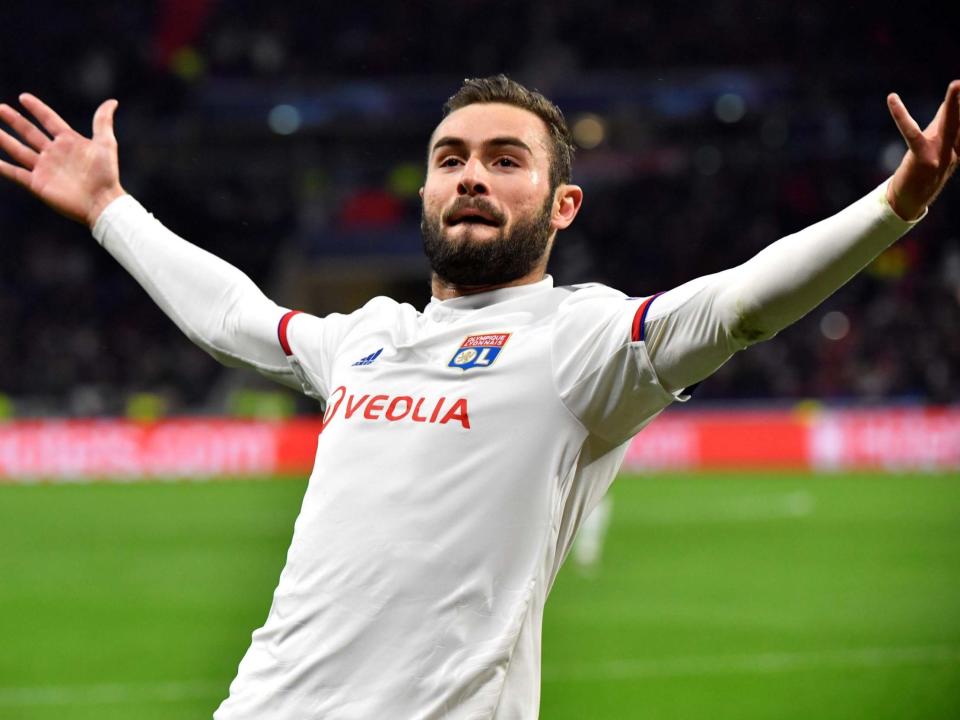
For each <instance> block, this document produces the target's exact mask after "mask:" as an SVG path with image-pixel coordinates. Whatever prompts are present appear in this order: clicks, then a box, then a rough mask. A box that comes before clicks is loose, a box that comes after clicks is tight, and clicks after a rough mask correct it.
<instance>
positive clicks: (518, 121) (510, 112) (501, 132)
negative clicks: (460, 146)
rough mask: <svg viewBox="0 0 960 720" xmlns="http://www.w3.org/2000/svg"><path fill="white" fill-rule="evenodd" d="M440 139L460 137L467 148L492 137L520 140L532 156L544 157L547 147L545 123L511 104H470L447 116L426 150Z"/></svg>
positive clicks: (547, 151)
mask: <svg viewBox="0 0 960 720" xmlns="http://www.w3.org/2000/svg"><path fill="white" fill-rule="evenodd" d="M442 137H455V138H460V139H462V140H463V141H465V142H466V143H467V145H478V146H479V145H481V144H483V142H484V141H486V140H490V139H492V138H501V137H515V138H519V139H520V140H523V141H524V142H525V143H526V144H527V145H528V146H530V148H531V149H532V150H533V152H534V154H535V155H542V156H543V157H545V158H546V157H548V156H549V154H550V145H549V138H548V130H547V125H546V123H545V122H544V121H543V120H541V119H540V118H539V117H538V116H537V115H535V114H534V113H532V112H530V111H529V110H524V109H523V108H519V107H516V106H514V105H505V104H503V103H474V104H473V105H467V106H466V107H462V108H460V109H459V110H454V111H453V112H452V113H450V114H449V115H447V116H446V117H445V118H444V119H443V120H442V121H441V123H440V124H439V125H437V128H436V130H434V131H433V135H431V136H430V148H431V151H432V149H433V143H434V142H435V141H436V140H438V139H439V138H442Z"/></svg>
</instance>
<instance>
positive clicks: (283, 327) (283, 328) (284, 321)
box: [277, 301, 649, 357]
mask: <svg viewBox="0 0 960 720" xmlns="http://www.w3.org/2000/svg"><path fill="white" fill-rule="evenodd" d="M648 302H649V301H648ZM299 314H300V310H291V311H290V312H288V313H286V314H285V315H284V316H283V317H282V318H280V324H279V325H277V339H278V340H279V341H280V347H281V348H283V352H284V354H285V355H287V356H288V357H289V356H290V355H293V351H292V350H291V349H290V342H289V341H288V340H287V326H288V325H289V324H290V320H291V319H292V318H293V316H294V315H299Z"/></svg>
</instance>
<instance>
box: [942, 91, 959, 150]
mask: <svg viewBox="0 0 960 720" xmlns="http://www.w3.org/2000/svg"><path fill="white" fill-rule="evenodd" d="M943 104H944V108H945V109H944V113H943V122H942V124H941V126H940V127H941V135H940V137H942V138H943V146H944V151H945V158H946V160H947V161H949V160H950V154H951V151H952V150H954V149H956V148H957V146H958V144H960V80H954V81H953V82H952V83H950V85H949V86H948V87H947V97H946V98H945V99H944V101H943Z"/></svg>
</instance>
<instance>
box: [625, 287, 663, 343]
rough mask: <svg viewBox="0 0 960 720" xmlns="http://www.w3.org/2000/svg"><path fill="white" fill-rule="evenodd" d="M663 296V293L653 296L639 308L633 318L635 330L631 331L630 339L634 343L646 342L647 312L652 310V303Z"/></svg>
mask: <svg viewBox="0 0 960 720" xmlns="http://www.w3.org/2000/svg"><path fill="white" fill-rule="evenodd" d="M661 295H663V293H657V294H656V295H651V296H650V297H648V298H647V299H646V300H644V301H643V302H642V303H641V304H640V307H638V308H637V312H636V314H635V315H634V316H633V328H632V329H631V331H630V339H631V341H632V342H642V341H643V340H646V334H647V333H646V330H647V329H646V327H645V323H646V320H647V311H648V310H650V303H652V302H653V301H654V300H656V299H657V298H658V297H660V296H661Z"/></svg>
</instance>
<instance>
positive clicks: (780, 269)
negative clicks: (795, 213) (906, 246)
mask: <svg viewBox="0 0 960 720" xmlns="http://www.w3.org/2000/svg"><path fill="white" fill-rule="evenodd" d="M20 100H21V103H22V104H23V106H24V107H25V108H26V109H27V110H28V111H29V112H30V113H31V114H32V115H33V116H34V118H36V120H37V121H38V122H39V126H40V127H37V126H36V125H34V124H33V123H32V122H30V121H29V120H27V119H26V118H25V117H23V116H21V115H20V114H19V113H17V111H15V110H14V109H13V108H12V107H10V106H7V105H0V119H2V120H3V121H4V122H6V123H7V124H8V125H9V126H10V127H11V128H12V129H13V130H14V131H15V133H16V134H17V135H18V136H19V138H20V139H19V140H18V139H17V138H15V137H14V136H13V135H10V134H7V133H3V134H0V147H2V149H3V150H4V151H5V152H6V153H7V154H8V155H9V156H10V157H11V158H12V159H13V160H14V161H15V163H16V164H15V165H14V164H9V163H6V162H3V163H0V174H2V175H3V176H5V177H8V178H10V179H11V180H13V181H14V182H17V183H18V184H20V185H22V186H23V187H25V188H27V189H28V190H30V191H31V192H33V193H34V194H35V195H37V196H38V197H39V198H41V199H42V200H44V201H45V202H47V203H48V204H49V205H51V206H52V207H53V208H54V209H55V210H57V211H59V212H61V213H63V214H64V215H66V216H68V217H71V218H73V219H75V220H78V221H80V222H85V223H87V224H88V225H89V226H90V227H91V228H92V229H93V234H94V236H95V237H96V238H97V240H98V241H99V242H100V243H101V244H102V245H103V246H104V247H105V248H106V249H107V250H108V251H109V252H110V253H111V254H113V255H114V257H116V259H117V260H118V261H119V262H120V263H121V264H123V266H124V267H125V268H127V270H129V272H130V273H131V274H132V275H133V276H134V277H135V278H136V279H137V280H138V281H139V282H140V283H141V284H142V285H143V286H144V288H145V289H146V290H147V292H149V293H150V295H151V296H152V297H153V298H154V300H155V301H156V302H157V303H158V304H159V305H160V307H161V308H163V310H164V311H165V312H166V313H167V314H168V315H169V316H170V317H171V318H172V319H173V320H174V322H176V323H177V325H178V326H179V327H180V328H181V329H182V330H183V331H184V332H185V333H186V334H187V335H188V336H189V337H190V338H191V339H192V340H193V341H194V342H196V343H197V344H199V345H200V346H201V347H202V348H204V349H205V350H206V351H208V352H209V353H210V354H212V355H213V356H214V357H216V358H217V359H219V360H221V361H222V362H224V363H226V364H228V365H243V366H247V367H252V368H255V369H256V370H258V371H260V372H262V373H264V374H266V375H268V376H270V377H273V378H275V379H277V380H278V381H280V382H285V383H287V384H291V385H294V386H297V387H299V388H301V389H302V390H303V391H304V392H305V393H307V394H308V395H311V396H313V397H316V398H317V399H319V400H321V401H322V402H324V403H325V406H326V410H325V423H326V425H325V428H324V431H323V433H322V434H321V436H320V439H319V445H318V451H317V463H316V467H315V470H314V473H313V476H312V478H311V482H310V485H309V487H308V489H307V492H306V496H305V498H304V502H303V507H302V510H301V513H300V516H299V518H298V519H297V522H296V526H295V531H294V536H293V541H292V544H291V547H290V551H289V554H288V557H287V564H286V566H285V568H284V570H283V573H282V575H281V577H280V582H279V586H278V588H277V590H276V592H275V594H274V600H273V605H272V607H271V609H270V613H269V616H268V618H267V620H266V623H265V624H264V626H263V628H261V629H260V630H258V631H256V632H255V633H254V635H253V639H252V644H251V646H250V649H249V650H248V651H247V653H246V655H245V657H244V658H243V660H242V662H241V664H240V667H239V670H238V674H237V677H236V679H235V680H234V682H233V683H232V685H231V687H230V696H229V697H228V698H227V700H225V701H224V703H223V704H222V705H221V706H220V708H219V709H218V710H217V712H216V715H215V717H216V718H218V719H219V720H239V719H246V718H250V719H252V718H257V719H258V720H286V719H291V720H292V719H293V718H297V719H298V720H300V719H302V718H404V719H406V718H532V717H535V716H536V715H537V707H538V703H539V669H540V629H541V618H542V611H543V606H544V602H545V600H546V596H547V593H548V591H549V588H550V586H551V583H552V582H553V580H554V578H555V577H556V573H557V570H558V568H559V566H560V564H561V563H562V561H563V558H564V556H565V554H566V552H567V551H568V549H569V547H570V544H571V542H572V540H573V537H574V535H575V533H576V530H577V528H578V527H579V525H580V524H581V521H582V519H583V518H584V517H585V516H586V515H587V514H588V513H589V511H590V510H591V509H592V508H593V507H594V506H595V505H596V504H597V503H598V501H599V500H600V498H601V497H602V496H603V494H604V492H605V491H606V490H607V487H608V486H609V484H610V482H611V481H612V479H613V476H614V473H615V472H616V470H617V468H618V467H619V465H620V461H621V459H622V457H623V453H624V449H625V446H626V444H627V443H628V442H629V440H630V438H631V437H632V436H633V435H634V434H635V433H637V432H638V431H639V430H641V429H642V428H643V427H644V425H646V424H647V423H648V422H650V420H651V419H652V418H653V417H654V416H655V415H657V414H658V413H659V412H660V411H661V410H662V409H663V408H664V407H666V406H667V405H668V404H670V403H671V402H673V401H674V400H683V399H685V398H686V395H685V392H684V391H685V388H688V387H690V386H691V385H694V384H695V383H697V382H699V381H700V380H701V379H703V378H704V377H706V376H707V375H709V374H710V373H711V372H713V371H714V370H715V369H716V368H717V367H719V366H720V365H721V364H722V363H723V362H725V361H726V360H727V359H728V358H729V357H730V355H731V354H732V353H734V352H735V351H737V350H740V349H742V348H745V347H747V346H748V345H750V344H752V343H755V342H757V341H759V340H762V339H766V338H769V337H771V336H773V335H774V334H775V333H776V332H777V331H779V330H780V329H782V328H783V327H785V326H786V325H788V324H789V323H791V322H793V321H794V320H796V319H797V318H799V317H801V316H802V315H804V314H805V313H806V312H808V311H809V310H810V309H811V308H813V307H814V306H816V305H817V304H818V303H819V302H821V301H822V300H823V299H824V298H826V297H827V296H828V295H829V294H830V293H832V292H833V291H834V290H836V289H837V288H838V287H839V286H840V285H841V284H842V283H844V282H846V281H847V280H848V279H849V278H850V277H851V276H852V275H853V274H854V273H855V272H857V271H858V270H859V269H860V268H862V267H863V266H864V265H866V264H867V263H868V262H870V260H871V259H872V258H873V257H875V256H876V255H877V254H878V253H880V252H881V251H882V250H883V249H884V248H885V247H887V246H888V245H889V244H890V243H892V242H893V241H894V240H896V239H897V238H898V237H899V236H900V235H902V234H903V233H904V232H906V230H908V229H909V227H910V226H911V224H912V223H913V222H915V221H916V220H917V219H918V218H920V217H921V215H922V214H923V213H924V212H925V211H926V208H927V207H928V206H929V204H930V203H931V202H932V201H933V200H934V198H935V197H936V196H937V194H938V193H939V192H940V190H941V189H942V187H943V185H944V183H945V182H946V180H947V178H948V177H949V175H950V174H951V172H952V171H953V170H954V168H955V167H956V165H957V155H958V151H960V131H958V126H960V81H954V82H952V83H951V84H950V86H949V88H948V90H947V94H946V99H945V100H944V103H943V105H942V106H941V107H940V110H939V112H938V114H937V117H936V118H935V119H934V121H933V123H932V124H931V125H930V126H929V127H928V128H927V129H926V130H925V131H921V130H920V128H919V127H918V126H917V124H916V123H915V122H914V121H913V120H912V119H911V118H910V116H909V114H908V113H907V110H906V108H905V107H904V106H903V104H902V103H901V102H900V100H899V98H898V97H897V96H895V95H891V96H890V97H889V98H888V104H889V108H890V111H891V113H892V115H893V118H894V121H895V122H896V124H897V127H898V128H899V129H900V132H901V133H902V134H903V136H904V138H905V139H906V141H907V144H908V146H909V150H908V152H907V153H906V155H905V157H904V159H903V162H902V163H901V165H900V167H899V168H898V169H897V171H896V173H895V174H894V176H893V177H892V178H891V179H890V180H889V181H888V182H887V183H884V185H883V186H881V187H880V188H878V189H877V190H876V191H874V192H871V193H870V194H868V195H867V196H866V197H865V198H863V199H862V200H860V201H858V202H856V203H854V204H853V205H852V206H850V207H849V208H847V209H845V210H843V211H842V212H840V213H839V214H837V215H835V216H834V217H832V218H829V219H827V220H824V221H823V222H821V223H818V224H816V225H814V226H812V227H810V228H807V229H806V230H803V231H801V232H800V233H797V234H795V235H792V236H788V237H786V238H783V239H781V240H779V241H777V242H776V243H774V244H773V245H771V246H769V247H768V248H766V249H765V250H763V251H762V252H761V253H759V254H758V255H757V256H756V257H754V258H753V259H751V260H750V261H748V262H747V263H744V264H743V265H741V266H739V267H736V268H733V269H731V270H727V271H725V272H722V273H718V274H716V275H712V276H708V277H703V278H699V279H696V280H693V281H691V282H690V283H687V284H685V285H683V286H681V287H679V288H676V289H674V290H670V291H668V292H666V293H664V294H663V295H660V296H655V298H644V299H637V298H628V297H625V296H624V295H623V294H621V293H618V292H616V291H614V290H611V289H609V288H606V287H603V286H599V285H584V286H574V287H562V288H555V287H553V284H552V280H551V279H550V278H549V276H546V275H545V271H546V264H547V258H548V256H549V253H550V248H551V245H552V243H553V242H554V239H555V237H556V233H557V231H559V230H562V229H564V228H566V227H567V226H569V225H570V223H572V222H573V221H574V218H575V217H576V215H577V213H578V211H579V209H580V206H581V202H582V199H583V192H582V191H581V189H580V188H579V187H577V186H576V185H572V184H570V156H571V144H570V139H569V133H568V131H567V128H566V125H565V124H564V121H563V117H562V115H561V114H560V112H559V110H557V109H556V107H554V106H553V105H552V104H551V103H550V102H549V101H547V100H546V99H545V98H543V97H542V96H541V95H539V94H537V93H532V92H530V91H528V90H526V89H525V88H523V87H522V86H520V85H518V84H516V83H514V82H512V81H510V80H508V79H507V78H505V77H503V76H498V77H494V78H487V79H482V80H468V81H466V82H465V83H464V86H463V87H462V88H461V89H460V91H459V92H458V93H457V94H456V95H455V96H454V97H453V98H451V99H450V101H448V104H447V106H446V114H445V117H444V118H443V120H442V121H441V122H440V124H439V125H438V126H437V128H436V129H435V130H434V132H433V135H432V136H431V138H430V144H429V150H428V153H429V154H428V168H427V176H426V181H425V183H424V187H423V189H422V190H421V196H422V199H423V221H422V227H423V235H424V247H425V250H426V253H427V256H428V258H429V260H430V262H431V266H432V268H433V276H432V290H433V299H432V300H431V302H430V304H429V305H427V307H426V308H425V310H424V311H423V312H419V311H417V310H416V309H414V308H413V307H411V306H409V305H400V304H398V303H396V302H394V301H392V300H390V299H388V298H382V297H381V298H375V299H374V300H371V301H370V302H369V303H368V304H367V305H365V306H364V307H363V308H361V309H359V310H357V311H356V312H354V313H351V314H350V315H339V314H333V315H329V316H327V317H325V318H319V317H314V316H311V315H307V314H303V313H296V312H291V311H288V310H286V309H285V308H280V307H278V306H276V305H275V304H274V303H272V302H271V301H269V300H268V299H267V298H265V297H264V296H263V295H262V294H261V293H260V291H259V290H258V289H257V288H256V287H254V286H253V284H252V283H251V282H250V281H249V280H248V279H247V278H246V277H245V276H244V275H243V274H242V273H240V272H239V271H238V270H236V269H234V268H232V267H231V266H229V265H227V264H226V263H224V262H223V261H221V260H219V259H217V258H215V257H213V256H211V255H209V254H207V253H205V252H204V251H203V250H200V249H199V248H197V247H195V246H193V245H190V244H189V243H187V242H186V241H184V240H182V239H180V238H178V237H176V236H175V235H173V234H172V233H171V232H169V231H168V230H166V229H165V228H164V227H163V226H162V225H161V224H160V223H159V222H158V221H156V220H154V219H153V218H152V216H150V215H149V214H148V213H147V212H146V211H145V210H144V209H143V208H142V207H141V206H140V205H139V204H138V203H137V202H136V201H135V200H134V199H133V198H131V197H129V196H128V195H125V194H124V191H123V189H122V187H121V185H120V181H119V170H118V161H117V145H116V141H115V139H114V135H113V114H114V111H115V109H116V106H117V103H116V101H113V100H108V101H107V102H105V103H104V104H103V105H101V106H100V108H99V109H98V110H97V112H96V115H95V117H94V134H93V139H92V140H87V139H85V138H83V137H81V136H80V135H79V134H77V133H76V132H74V131H73V130H72V129H70V128H69V127H68V126H67V125H66V123H65V122H64V121H63V120H62V119H60V118H59V117H58V116H57V115H56V114H55V113H54V112H53V111H52V110H51V109H50V108H49V107H47V106H46V105H45V104H43V103H42V102H41V101H40V100H38V99H37V98H35V97H33V96H30V95H22V96H21V97H20ZM41 128H42V129H41ZM43 130H45V131H46V133H45V132H43ZM47 133H49V136H48V134H47Z"/></svg>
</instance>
